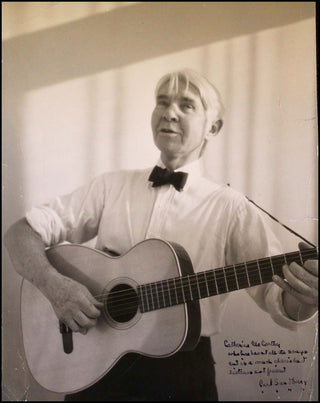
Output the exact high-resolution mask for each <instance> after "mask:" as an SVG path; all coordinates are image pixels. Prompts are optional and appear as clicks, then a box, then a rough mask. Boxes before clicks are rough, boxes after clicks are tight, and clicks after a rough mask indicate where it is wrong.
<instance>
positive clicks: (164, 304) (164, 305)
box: [161, 281, 166, 307]
mask: <svg viewBox="0 0 320 403" xmlns="http://www.w3.org/2000/svg"><path fill="white" fill-rule="evenodd" d="M161 288H162V299H163V307H166V301H165V299H164V290H163V282H162V281H161Z"/></svg>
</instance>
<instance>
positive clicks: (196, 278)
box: [195, 276, 201, 298]
mask: <svg viewBox="0 0 320 403" xmlns="http://www.w3.org/2000/svg"><path fill="white" fill-rule="evenodd" d="M195 280H196V283H197V287H198V293H199V298H201V292H200V287H199V281H198V276H196V277H195Z"/></svg>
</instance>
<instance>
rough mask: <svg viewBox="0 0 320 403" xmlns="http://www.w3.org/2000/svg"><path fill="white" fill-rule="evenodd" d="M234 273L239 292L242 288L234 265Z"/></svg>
mask: <svg viewBox="0 0 320 403" xmlns="http://www.w3.org/2000/svg"><path fill="white" fill-rule="evenodd" d="M233 271H234V277H235V279H236V283H237V288H238V290H239V289H240V287H239V283H238V278H237V272H236V267H235V265H233Z"/></svg>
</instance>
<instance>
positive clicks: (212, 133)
mask: <svg viewBox="0 0 320 403" xmlns="http://www.w3.org/2000/svg"><path fill="white" fill-rule="evenodd" d="M222 125H223V121H222V120H221V119H219V120H217V121H216V122H215V123H214V124H213V125H212V126H211V130H210V131H209V133H208V134H207V135H206V139H207V140H209V138H211V137H213V136H216V135H217V134H218V133H219V131H220V130H221V127H222Z"/></svg>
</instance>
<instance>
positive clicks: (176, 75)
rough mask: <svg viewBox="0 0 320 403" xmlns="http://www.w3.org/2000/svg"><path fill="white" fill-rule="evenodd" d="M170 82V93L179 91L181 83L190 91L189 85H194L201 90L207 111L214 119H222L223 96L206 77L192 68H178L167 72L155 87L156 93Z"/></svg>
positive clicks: (201, 97)
mask: <svg viewBox="0 0 320 403" xmlns="http://www.w3.org/2000/svg"><path fill="white" fill-rule="evenodd" d="M167 82H168V83H169V93H177V92H178V88H179V83H181V82H182V83H184V85H185V89H184V90H185V91H188V88H189V85H192V86H193V87H195V88H196V90H197V91H198V92H199V95H200V99H201V102H202V104H203V107H204V109H205V110H206V111H207V113H212V114H213V119H215V120H219V119H222V116H223V113H224V106H223V104H222V101H221V96H220V94H219V92H218V90H217V89H216V88H215V86H214V85H213V84H211V83H210V81H209V80H207V79H206V78H205V77H203V76H202V75H200V74H199V73H197V72H195V71H193V70H191V69H182V70H177V71H174V72H172V73H167V74H166V75H164V76H163V77H162V78H161V79H160V80H159V81H158V84H157V86H156V89H155V95H156V96H157V95H158V92H159V89H160V87H161V86H162V85H163V84H165V83H167Z"/></svg>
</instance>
